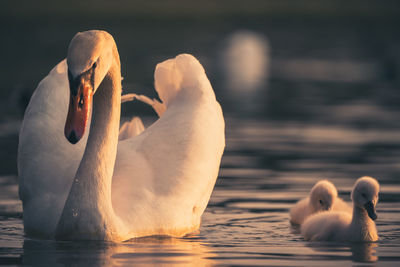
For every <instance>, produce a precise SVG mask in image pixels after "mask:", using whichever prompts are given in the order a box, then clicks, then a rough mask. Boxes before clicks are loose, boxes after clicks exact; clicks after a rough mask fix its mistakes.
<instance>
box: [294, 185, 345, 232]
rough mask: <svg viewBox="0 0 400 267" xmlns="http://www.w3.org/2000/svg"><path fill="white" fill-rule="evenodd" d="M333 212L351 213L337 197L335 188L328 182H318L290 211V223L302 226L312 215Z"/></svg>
mask: <svg viewBox="0 0 400 267" xmlns="http://www.w3.org/2000/svg"><path fill="white" fill-rule="evenodd" d="M325 210H335V211H345V212H350V213H351V210H352V209H351V207H350V206H349V205H347V203H346V202H344V201H343V200H342V199H341V198H339V197H338V193H337V190H336V187H335V186H334V185H333V184H332V183H331V182H330V181H328V180H321V181H318V182H317V183H316V184H315V185H314V186H313V188H312V189H311V191H310V195H309V196H308V197H306V198H304V199H301V200H299V201H298V202H297V203H296V204H295V205H294V206H293V207H292V208H291V209H290V222H291V223H292V224H302V223H303V221H304V220H305V219H306V218H307V217H308V216H310V215H311V214H313V213H316V212H320V211H325Z"/></svg>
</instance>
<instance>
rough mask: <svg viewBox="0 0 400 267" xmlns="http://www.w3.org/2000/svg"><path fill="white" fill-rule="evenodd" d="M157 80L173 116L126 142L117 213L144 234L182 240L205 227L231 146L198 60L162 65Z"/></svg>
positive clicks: (116, 184)
mask: <svg viewBox="0 0 400 267" xmlns="http://www.w3.org/2000/svg"><path fill="white" fill-rule="evenodd" d="M155 80H156V89H157V91H158V93H159V95H160V97H161V99H162V100H163V102H164V103H165V105H166V107H167V109H166V111H165V112H164V113H163V114H162V116H161V117H160V118H159V119H158V120H157V121H156V122H155V123H154V124H153V125H151V126H150V127H149V128H147V129H146V130H145V131H144V132H143V133H141V134H140V135H138V136H136V137H133V138H130V139H126V140H123V141H121V142H119V144H118V153H117V160H116V164H115V168H114V176H113V188H112V199H113V207H114V210H115V212H116V213H117V215H118V216H120V217H121V218H122V219H123V220H124V222H126V223H127V225H130V226H131V227H132V231H133V232H135V234H136V235H146V234H168V235H177V236H179V235H182V234H186V233H189V232H190V231H193V230H195V229H196V228H197V227H198V226H199V224H200V216H201V215H202V213H203V211H204V209H205V208H206V206H207V203H208V200H209V198H210V195H211V192H212V189H213V187H214V184H215V180H216V178H217V175H218V170H219V165H220V160H221V156H222V153H223V149H224V146H225V139H224V119H223V116H222V111H221V108H220V106H219V104H218V102H217V101H216V99H215V95H214V93H213V90H212V87H211V85H210V83H209V81H208V79H207V77H206V75H205V73H204V70H203V68H202V67H201V65H200V63H199V62H198V61H197V60H196V59H195V58H194V57H192V56H189V55H181V56H178V57H177V58H175V59H173V60H169V61H166V62H163V63H161V64H159V65H158V66H157V69H156V73H155ZM178 80H179V81H178Z"/></svg>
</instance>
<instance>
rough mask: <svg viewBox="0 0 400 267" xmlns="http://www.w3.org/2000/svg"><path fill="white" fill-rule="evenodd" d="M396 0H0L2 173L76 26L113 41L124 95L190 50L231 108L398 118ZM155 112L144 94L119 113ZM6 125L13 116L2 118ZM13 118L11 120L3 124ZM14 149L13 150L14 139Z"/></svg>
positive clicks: (250, 113)
mask: <svg viewBox="0 0 400 267" xmlns="http://www.w3.org/2000/svg"><path fill="white" fill-rule="evenodd" d="M399 7H400V5H399V1H397V0H372V1H371V0H368V1H364V0H324V1H320V0H296V1H294V0H281V1H274V0H269V1H268V0H249V1H246V3H245V4H244V3H243V1H237V0H231V1H229V0H218V1H212V0H205V1H176V0H169V1H163V0H153V1H144V0H143V1H140V0H137V1H129V0H115V1H96V0H87V1H78V0H70V1H62V2H61V1H60V2H59V1H51V0H48V1H46V0H42V1H27V0H26V1H5V0H1V1H0V36H1V41H0V77H1V83H0V121H1V122H3V128H4V129H1V131H0V136H1V137H0V140H1V141H0V145H1V146H2V147H4V146H6V147H7V150H8V153H7V154H6V155H5V156H4V155H2V156H1V157H3V158H2V159H0V161H1V162H5V161H6V162H8V164H5V167H3V168H1V169H0V173H1V174H5V173H10V172H11V173H15V155H16V154H15V152H16V149H15V148H16V141H17V140H16V139H15V136H13V137H10V135H9V134H7V132H9V131H15V130H17V129H18V127H19V125H18V123H15V120H21V119H22V117H23V113H24V110H25V107H26V105H27V104H28V102H29V99H30V96H31V94H32V92H33V91H34V89H35V88H36V86H37V84H38V83H39V82H40V80H41V79H42V78H44V77H45V76H46V75H47V73H48V72H49V71H50V70H51V69H52V68H53V67H54V66H55V65H56V64H57V63H58V62H59V61H61V60H62V59H64V58H65V56H66V51H67V48H68V44H69V42H70V40H71V38H72V37H73V36H74V34H75V33H76V32H78V31H85V30H89V29H102V30H106V31H108V32H110V33H111V34H112V35H113V36H114V38H115V40H116V43H117V45H118V48H119V52H120V57H121V62H122V73H123V77H124V80H123V89H124V93H128V92H136V93H143V94H146V95H149V96H152V97H156V95H155V91H154V90H153V72H154V68H155V65H156V64H157V63H158V62H161V61H163V60H165V59H167V58H171V57H174V56H176V55H177V54H179V53H191V54H193V55H194V56H196V57H197V58H198V59H199V60H200V62H201V63H202V64H203V65H204V67H205V69H206V72H207V75H208V77H209V79H210V81H211V83H212V85H213V87H214V90H215V93H216V95H217V98H218V100H219V101H220V102H221V104H222V106H223V109H224V112H225V114H232V115H234V116H239V117H253V118H254V117H258V118H265V119H268V120H279V121H312V122H318V123H323V124H325V123H326V124H335V123H340V124H351V125H353V126H357V127H368V126H371V125H378V126H379V127H394V126H396V127H397V126H398V125H399V122H398V120H394V119H393V118H395V117H396V116H397V112H398V110H399V109H398V103H399V99H400V94H399V85H400V27H399V26H400V24H399V22H400V12H399V11H400V8H399ZM134 114H147V115H154V113H152V110H151V109H150V108H149V107H147V106H145V105H144V104H141V103H134V104H127V105H124V106H123V115H124V116H131V115H134ZM5 122H8V123H6V124H4V123H5ZM4 125H6V126H4ZM10 146H11V147H13V149H10V148H8V147H10Z"/></svg>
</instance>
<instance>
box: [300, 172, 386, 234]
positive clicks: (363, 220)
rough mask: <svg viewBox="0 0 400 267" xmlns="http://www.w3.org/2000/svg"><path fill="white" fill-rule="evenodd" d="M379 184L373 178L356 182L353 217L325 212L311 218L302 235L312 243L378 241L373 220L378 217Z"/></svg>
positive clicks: (305, 222)
mask: <svg viewBox="0 0 400 267" xmlns="http://www.w3.org/2000/svg"><path fill="white" fill-rule="evenodd" d="M378 193H379V184H378V182H377V181H376V180H375V179H373V178H371V177H362V178H360V179H358V180H357V182H356V184H355V185H354V188H353V191H352V194H351V195H352V199H353V205H354V206H353V214H350V213H347V212H335V211H332V212H330V211H325V212H321V213H317V214H314V215H312V216H310V217H308V218H307V219H306V220H305V221H304V223H303V224H302V226H301V234H302V235H303V237H304V238H305V239H306V240H312V241H376V240H378V233H377V230H376V226H375V223H374V221H373V220H375V219H376V218H377V216H376V213H375V205H376V203H377V202H378Z"/></svg>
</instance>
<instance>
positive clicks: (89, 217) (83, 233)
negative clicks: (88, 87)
mask: <svg viewBox="0 0 400 267" xmlns="http://www.w3.org/2000/svg"><path fill="white" fill-rule="evenodd" d="M114 59H115V60H114V62H113V64H112V66H111V68H110V70H109V72H108V73H107V75H106V76H105V78H104V80H103V81H102V83H101V84H100V86H99V88H98V89H97V91H96V93H95V94H94V96H93V112H92V122H91V126H90V133H89V137H88V140H87V145H86V149H85V152H84V155H83V158H82V161H81V163H80V165H79V168H78V171H77V173H76V176H75V179H74V181H73V184H72V187H71V191H70V193H69V195H68V198H67V201H66V204H65V207H64V210H63V213H62V215H61V218H60V221H59V224H58V227H57V231H56V238H59V239H75V238H79V239H113V238H114V237H110V235H115V234H116V233H115V232H116V227H117V226H116V225H115V222H116V218H115V214H114V211H113V208H112V202H111V183H112V175H113V170H114V164H115V158H116V153H117V145H118V129H119V122H120V112H121V107H120V106H121V105H120V103H121V71H120V64H119V58H118V55H116V56H114Z"/></svg>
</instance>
